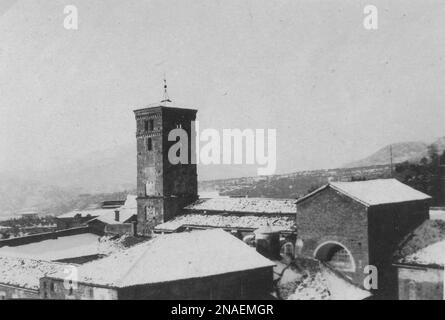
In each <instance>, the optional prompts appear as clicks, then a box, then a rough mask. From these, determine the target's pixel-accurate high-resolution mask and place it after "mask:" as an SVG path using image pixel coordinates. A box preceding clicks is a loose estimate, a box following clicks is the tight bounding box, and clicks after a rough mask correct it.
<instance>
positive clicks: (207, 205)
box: [185, 198, 296, 214]
mask: <svg viewBox="0 0 445 320" xmlns="http://www.w3.org/2000/svg"><path fill="white" fill-rule="evenodd" d="M185 209H186V210H191V211H213V212H237V213H252V214H295V213H296V207H295V200H294V199H266V198H214V199H202V200H198V201H196V202H195V203H193V204H191V205H189V206H187V207H186V208H185Z"/></svg>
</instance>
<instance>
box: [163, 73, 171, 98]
mask: <svg viewBox="0 0 445 320" xmlns="http://www.w3.org/2000/svg"><path fill="white" fill-rule="evenodd" d="M161 102H172V101H171V100H170V97H169V96H168V92H167V79H166V77H165V74H164V98H163V99H162V101H161Z"/></svg>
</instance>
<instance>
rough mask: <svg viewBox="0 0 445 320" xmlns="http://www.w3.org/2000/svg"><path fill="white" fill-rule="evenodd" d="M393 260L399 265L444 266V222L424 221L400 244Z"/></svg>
mask: <svg viewBox="0 0 445 320" xmlns="http://www.w3.org/2000/svg"><path fill="white" fill-rule="evenodd" d="M395 258H396V259H398V262H400V263H408V264H417V265H425V266H444V262H445V221H443V220H427V221H425V222H424V223H423V224H422V225H421V226H420V227H418V228H417V229H416V230H414V232H412V233H411V234H410V235H409V236H408V237H407V238H406V239H405V240H404V241H403V242H402V244H401V245H400V249H399V250H398V251H397V252H396V254H395Z"/></svg>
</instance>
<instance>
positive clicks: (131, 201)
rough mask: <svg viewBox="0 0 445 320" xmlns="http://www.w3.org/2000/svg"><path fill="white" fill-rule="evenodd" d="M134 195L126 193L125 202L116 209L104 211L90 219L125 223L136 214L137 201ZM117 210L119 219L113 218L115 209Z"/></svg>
mask: <svg viewBox="0 0 445 320" xmlns="http://www.w3.org/2000/svg"><path fill="white" fill-rule="evenodd" d="M136 197H137V196H134V195H128V196H127V200H126V201H125V204H124V205H123V206H122V207H120V208H117V209H113V210H109V212H107V213H104V214H102V215H100V216H98V217H96V218H93V219H91V220H90V221H94V220H99V221H101V222H103V223H106V224H120V223H125V222H127V221H128V220H130V219H131V218H133V217H134V216H137V201H136ZM116 210H118V211H119V221H116V220H115V217H116V216H115V211H116Z"/></svg>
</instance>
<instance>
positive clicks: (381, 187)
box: [297, 179, 431, 206]
mask: <svg viewBox="0 0 445 320" xmlns="http://www.w3.org/2000/svg"><path fill="white" fill-rule="evenodd" d="M327 187H331V188H333V189H334V190H336V191H338V192H341V193H343V194H344V195H346V196H348V197H350V198H353V199H355V200H357V201H359V202H361V203H363V204H364V205H366V206H376V205H382V204H390V203H402V202H409V201H419V200H428V199H431V197H430V196H429V195H427V194H425V193H422V192H420V191H417V190H415V189H413V188H411V187H409V186H407V185H406V184H403V183H401V182H399V181H398V180H396V179H376V180H367V181H354V182H331V183H329V184H328V185H326V186H323V187H321V188H320V189H318V190H315V191H314V192H312V193H310V194H308V195H306V196H304V197H302V198H300V199H298V200H297V203H299V202H302V201H304V200H305V199H307V198H309V197H311V196H312V195H314V194H316V193H318V192H320V191H321V190H324V189H326V188H327Z"/></svg>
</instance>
